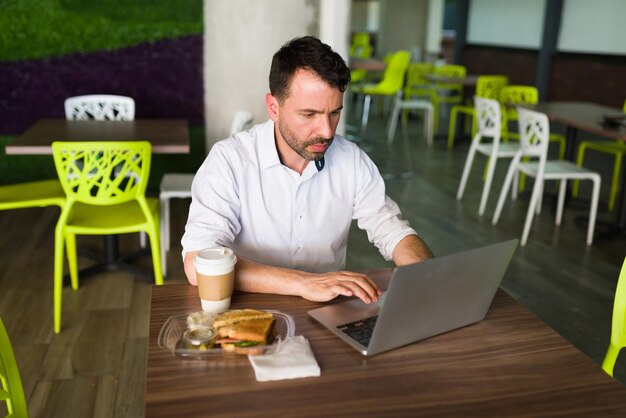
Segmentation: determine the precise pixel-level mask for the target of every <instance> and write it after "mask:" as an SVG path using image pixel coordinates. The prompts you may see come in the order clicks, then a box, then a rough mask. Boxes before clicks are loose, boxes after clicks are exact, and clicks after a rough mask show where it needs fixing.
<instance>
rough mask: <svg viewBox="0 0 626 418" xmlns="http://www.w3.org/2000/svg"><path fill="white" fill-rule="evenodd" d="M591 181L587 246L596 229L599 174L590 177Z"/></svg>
mask: <svg viewBox="0 0 626 418" xmlns="http://www.w3.org/2000/svg"><path fill="white" fill-rule="evenodd" d="M591 181H593V191H592V192H591V208H590V209H589V225H588V227H587V245H591V244H592V243H593V232H594V230H595V227H596V216H597V215H598V201H599V200H600V185H601V184H602V182H601V179H600V175H599V174H595V175H594V176H593V177H591Z"/></svg>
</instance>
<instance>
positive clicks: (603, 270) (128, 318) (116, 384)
mask: <svg viewBox="0 0 626 418" xmlns="http://www.w3.org/2000/svg"><path fill="white" fill-rule="evenodd" d="M442 126H445V123H444V125H442ZM420 127H421V121H419V119H417V118H416V119H412V120H411V122H410V125H409V142H410V145H409V147H408V148H409V149H408V151H407V149H406V147H405V143H404V141H403V140H402V136H401V133H402V131H401V130H399V131H398V133H397V136H396V141H395V142H394V145H393V146H392V147H387V146H386V145H385V144H384V142H383V137H382V130H383V123H382V119H381V118H380V117H376V116H373V117H372V120H371V128H370V130H369V132H370V134H369V135H367V136H366V139H364V140H363V142H361V145H362V147H363V148H364V149H366V150H367V151H368V153H370V155H371V156H372V157H373V159H374V160H375V161H376V162H377V164H379V167H380V169H381V172H382V173H383V174H384V175H385V177H386V178H387V186H388V194H389V195H390V196H391V197H392V198H393V199H395V200H396V202H398V204H399V205H400V207H401V208H402V209H403V212H404V215H405V218H406V219H408V220H409V221H410V222H411V224H412V225H413V226H414V227H415V229H417V230H418V232H419V233H420V234H421V235H422V237H423V238H424V239H425V240H426V241H427V242H428V244H429V245H430V246H431V248H432V250H433V251H434V253H435V254H436V255H444V254H450V253H454V252H457V251H461V250H465V249H469V248H472V247H476V246H480V245H483V244H488V243H493V242H496V241H501V240H505V239H509V238H512V237H519V236H520V235H521V231H522V223H523V220H524V216H525V214H526V208H527V204H528V192H526V193H523V194H522V195H520V197H519V199H518V200H517V201H516V202H507V205H506V206H505V208H504V211H503V214H502V217H501V220H500V222H499V224H498V225H497V226H492V225H491V222H490V221H491V215H492V213H493V208H494V206H495V201H496V199H497V195H498V193H499V188H500V185H501V182H502V179H503V177H504V171H505V170H506V164H505V163H501V164H500V165H499V166H498V168H497V173H496V174H497V175H496V179H495V181H494V183H495V184H494V193H492V195H491V196H490V201H489V204H488V209H487V214H486V216H485V217H484V218H479V217H478V215H477V212H478V202H479V197H480V189H481V187H482V182H481V175H482V170H483V167H484V159H480V158H478V161H477V163H476V169H475V170H474V172H473V173H472V175H471V177H470V182H469V184H468V188H467V192H466V195H465V197H464V199H463V201H462V202H457V201H456V199H455V194H456V189H457V187H458V182H459V179H460V173H461V170H462V168H463V163H464V161H465V156H466V153H467V149H468V143H467V141H465V142H463V143H461V144H458V145H457V147H456V148H455V149H454V150H453V151H448V150H447V148H446V146H445V142H446V141H445V140H444V139H443V138H437V139H436V141H435V144H434V146H433V147H427V146H426V144H425V140H424V139H423V138H422V137H421V134H420V132H421V131H420ZM592 163H593V161H592ZM597 166H598V167H594V168H595V169H599V170H606V171H608V170H610V167H607V164H604V162H603V161H600V160H598V161H597ZM603 175H604V174H603ZM603 178H605V179H609V178H610V177H609V176H608V173H607V174H606V175H604V177H603ZM607 183H608V182H607ZM529 186H530V184H529ZM607 189H608V187H607V186H606V185H605V186H604V187H603V192H602V199H604V201H605V202H606V198H607ZM553 192H554V189H552V188H548V189H547V190H546V193H547V194H550V193H553ZM588 195H589V189H588V188H587V189H585V188H583V198H584V197H585V196H588ZM188 203H189V201H188V200H173V201H172V214H173V219H172V225H173V229H172V237H173V241H174V242H173V243H172V246H173V248H172V251H171V252H170V253H169V256H168V258H169V266H170V271H169V275H168V277H167V278H166V282H181V281H185V278H184V275H183V271H182V266H181V263H180V244H178V241H179V239H180V237H181V235H182V231H183V229H184V224H185V220H186V215H187V208H188ZM587 212H588V203H586V202H585V201H584V200H582V201H578V200H572V201H569V202H568V205H567V207H566V210H565V214H564V221H563V224H562V225H561V226H560V227H555V226H554V222H553V221H554V208H553V200H552V199H550V198H549V197H547V198H546V199H545V200H544V206H543V211H542V213H541V215H540V216H539V217H538V218H537V219H536V220H535V222H534V225H533V229H532V231H531V235H530V239H529V242H528V245H527V246H526V247H525V248H519V249H518V250H517V252H516V254H515V256H514V258H513V261H512V263H511V265H510V268H509V270H508V272H507V274H506V276H505V279H504V282H503V288H504V289H505V290H506V291H507V292H509V293H510V294H511V295H512V296H513V297H514V298H516V299H517V300H518V301H520V302H521V303H522V304H524V305H525V306H526V307H527V308H528V309H530V310H531V311H532V312H534V313H535V314H536V315H537V316H538V317H539V318H541V319H542V320H543V321H545V322H546V323H547V324H548V325H550V326H551V327H553V328H554V329H555V330H556V331H558V332H559V333H560V334H561V335H562V336H563V337H565V338H566V339H567V340H569V341H570V342H571V343H572V344H574V345H575V346H576V347H577V348H578V349H580V350H581V351H582V352H584V353H585V354H586V355H588V356H590V357H591V358H592V359H593V360H594V361H595V362H596V363H600V362H601V360H602V358H603V356H604V352H605V350H606V347H607V344H608V341H609V333H610V321H611V310H612V303H613V295H614V289H615V285H616V281H617V277H618V273H619V268H620V266H621V263H622V260H623V257H624V255H626V240H625V238H624V236H623V235H622V236H620V237H614V238H610V239H607V238H605V239H597V240H596V242H595V243H594V245H593V246H592V247H590V248H589V247H587V246H586V245H585V243H584V241H585V227H584V226H583V225H580V224H579V222H578V221H576V218H577V217H580V216H584V215H586V214H587ZM58 214H59V209H58V208H54V207H51V208H41V209H39V208H35V209H23V210H13V211H4V212H0V230H1V231H2V239H1V240H0V265H1V266H2V269H1V270H0V316H1V317H2V319H3V321H4V322H5V324H6V326H7V329H8V332H9V335H10V337H11V339H12V341H13V346H14V349H15V352H16V356H17V361H18V364H19V368H20V372H21V375H22V380H23V384H24V388H25V392H26V396H27V399H28V405H29V408H30V412H31V416H32V417H63V418H66V417H74V418H80V417H116V418H117V417H139V416H142V415H143V390H144V373H145V363H146V339H147V332H148V326H147V320H148V304H149V294H150V285H149V284H147V283H146V282H145V281H144V280H143V279H140V278H135V277H133V276H131V275H129V274H126V273H122V272H115V271H114V272H108V273H103V274H100V275H97V276H94V277H91V278H88V279H84V280H81V287H80V289H79V290H78V291H73V290H71V289H69V288H66V289H64V292H63V330H62V332H61V333H60V334H59V335H54V334H53V331H52V270H53V233H54V225H55V222H56V219H57V217H58ZM611 217H612V214H609V213H607V212H606V204H604V205H603V206H602V207H601V212H600V218H601V220H609V221H610V220H611ZM81 238H83V239H79V246H83V247H87V248H92V249H94V250H101V248H102V242H101V238H100V237H81ZM138 243H139V240H138V236H137V235H127V236H123V237H122V238H121V246H122V251H133V250H136V249H137V248H138V245H139V244H138ZM83 262H84V265H85V266H86V265H88V264H89V261H88V260H83ZM140 264H141V265H143V266H145V267H146V268H149V266H150V260H149V257H145V258H144V259H142V260H140ZM386 265H389V263H388V262H385V261H384V260H383V259H382V257H381V256H380V254H379V253H378V252H377V251H376V250H375V249H374V248H373V247H372V246H371V244H369V243H368V242H367V237H366V235H365V233H364V232H362V231H360V230H358V229H357V228H356V227H353V233H352V234H351V237H350V243H349V251H348V268H350V269H355V270H356V269H363V268H370V267H380V266H386ZM616 377H617V378H618V379H621V380H622V382H626V359H621V360H620V361H619V362H618V366H617V368H616ZM2 412H3V411H2V410H1V407H0V415H2Z"/></svg>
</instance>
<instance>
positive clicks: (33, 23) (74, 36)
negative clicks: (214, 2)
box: [0, 0, 203, 62]
mask: <svg viewBox="0 0 626 418" xmlns="http://www.w3.org/2000/svg"><path fill="white" fill-rule="evenodd" d="M0 28H2V30H0V61H5V62H6V61H19V60H25V59H39V58H47V57H53V56H59V55H68V54H73V53H78V52H92V51H108V50H112V49H117V48H122V47H128V46H133V45H137V44H140V43H144V42H150V41H155V40H159V39H171V38H177V37H180V36H184V35H191V34H200V33H202V30H203V21H202V0H127V1H119V0H0Z"/></svg>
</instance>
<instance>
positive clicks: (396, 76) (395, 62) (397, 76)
mask: <svg viewBox="0 0 626 418" xmlns="http://www.w3.org/2000/svg"><path fill="white" fill-rule="evenodd" d="M410 61H411V53H410V52H409V51H397V52H396V53H394V54H393V55H391V57H390V58H389V62H388V63H387V66H386V67H385V73H384V75H383V79H382V81H381V82H380V83H378V85H377V87H378V88H380V89H384V90H387V91H389V92H392V93H393V92H396V91H399V90H401V89H402V86H404V76H405V75H406V70H407V68H408V67H409V62H410Z"/></svg>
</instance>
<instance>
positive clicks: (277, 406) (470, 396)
mask: <svg viewBox="0 0 626 418" xmlns="http://www.w3.org/2000/svg"><path fill="white" fill-rule="evenodd" d="M368 273H369V274H370V276H371V277H372V278H374V279H375V280H376V281H377V282H379V283H380V284H381V285H383V286H384V284H385V283H386V282H387V280H388V277H389V275H390V270H387V269H385V270H376V271H370V272H368ZM321 305H322V304H320V303H314V302H308V301H305V300H303V299H301V298H299V297H291V296H278V295H262V294H252V293H245V294H244V293H236V294H235V295H234V296H233V306H232V308H257V309H277V310H280V311H283V312H286V313H289V314H291V315H292V316H293V317H294V319H295V322H296V335H304V336H305V337H306V338H307V339H308V340H309V342H310V343H311V347H312V349H313V351H314V353H315V356H316V358H317V361H318V363H319V365H320V368H321V370H322V375H321V377H313V378H304V379H294V380H282V381H276V382H257V381H256V380H255V377H254V372H253V370H252V367H251V366H250V364H249V362H248V360H247V358H246V357H243V356H228V357H224V358H221V359H214V360H189V359H183V358H179V357H175V356H173V355H172V354H171V353H170V352H169V351H165V350H163V349H162V348H160V347H158V345H157V336H158V333H159V330H160V328H161V326H162V325H163V323H164V322H165V320H166V319H167V318H168V317H169V316H170V315H174V314H179V313H186V312H192V311H197V310H200V302H199V299H198V296H197V289H196V288H195V287H193V286H190V285H187V284H172V285H164V286H153V287H152V299H151V308H150V335H149V340H148V365H147V376H146V395H145V402H146V410H145V415H146V417H171V416H212V417H242V416H258V414H259V413H260V412H262V415H263V416H276V417H278V416H280V417H292V416H293V417H339V416H349V417H352V416H354V417H363V416H368V417H416V416H429V417H433V416H438V417H452V416H475V417H524V418H530V417H550V416H564V417H565V416H566V417H583V416H584V417H623V416H626V388H625V387H624V386H623V385H622V384H621V383H619V382H617V381H615V380H613V379H612V378H610V377H609V376H608V375H606V374H605V373H604V372H603V371H602V369H601V368H600V367H599V366H597V365H596V364H595V363H593V362H592V361H591V360H590V359H589V358H588V357H586V356H585V355H583V354H582V353H581V352H579V351H578V350H577V349H576V348H574V347H573V346H572V345H570V344H569V343H568V342H567V341H565V340H564V339H563V338H561V337H560V336H559V335H558V334H556V333H555V332H554V331H553V330H552V329H551V328H549V327H548V326H547V325H545V324H544V323H543V322H541V321H540V320H539V319H537V318H536V317H535V316H533V315H532V314H531V313H530V312H529V311H528V310H526V309H525V308H524V307H523V306H521V305H520V304H518V303H517V302H515V301H514V300H513V299H512V298H511V297H510V296H508V295H507V294H506V293H505V292H504V291H502V290H499V291H498V293H497V295H496V298H495V300H494V303H493V305H492V307H491V309H490V311H489V313H488V315H487V318H486V319H485V320H484V321H482V322H480V323H478V324H474V325H470V326H467V327H464V328H461V329H458V330H455V331H452V332H448V333H445V334H442V335H439V336H435V337H432V338H429V339H426V340H423V341H421V342H418V343H414V344H411V345H408V346H405V347H401V348H398V349H396V350H393V351H389V352H386V353H382V354H379V355H377V356H373V357H370V358H367V357H363V356H361V355H360V354H359V353H357V352H356V351H355V350H353V349H352V348H351V347H349V346H348V345H347V344H346V343H344V342H343V341H341V340H339V339H338V338H337V337H335V336H334V335H333V334H331V333H330V331H328V330H326V329H325V328H323V327H322V326H321V325H319V324H318V323H317V322H316V321H315V320H313V319H312V318H310V317H309V316H308V315H307V313H306V312H307V311H308V310H310V309H314V308H316V307H319V306H321ZM607 344H608V342H607Z"/></svg>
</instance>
